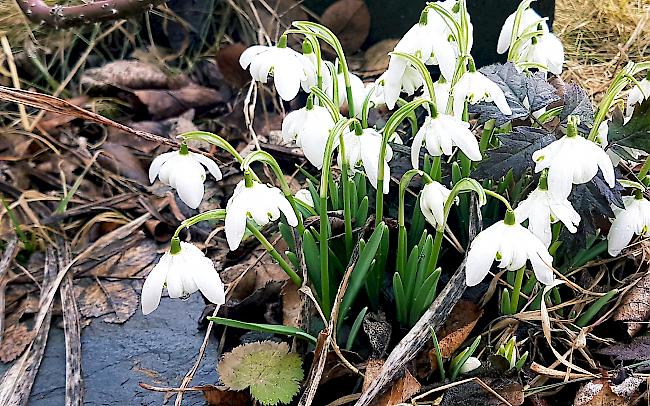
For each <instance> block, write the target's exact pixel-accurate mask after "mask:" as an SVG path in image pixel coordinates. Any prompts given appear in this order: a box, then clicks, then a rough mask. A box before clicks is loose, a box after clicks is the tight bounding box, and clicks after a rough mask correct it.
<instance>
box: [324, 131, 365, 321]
mask: <svg viewBox="0 0 650 406" xmlns="http://www.w3.org/2000/svg"><path fill="white" fill-rule="evenodd" d="M355 121H357V120H356V119H343V118H342V119H340V120H339V121H338V122H337V123H336V125H335V126H334V128H332V129H331V130H330V134H329V137H328V138H327V143H326V144H325V153H324V158H323V169H322V171H321V178H320V187H319V200H320V205H319V210H320V212H319V217H320V232H319V236H318V237H319V244H318V245H319V249H320V272H321V274H320V275H321V292H320V300H321V309H323V313H324V314H325V317H329V315H330V312H331V310H332V306H331V300H332V298H331V297H330V283H329V244H328V243H329V218H328V215H327V196H328V195H327V187H328V180H329V178H330V171H331V167H332V153H333V152H334V141H335V140H336V139H337V138H338V137H339V136H340V134H342V133H343V130H344V129H345V128H347V127H348V126H349V125H350V124H352V123H354V122H355Z"/></svg>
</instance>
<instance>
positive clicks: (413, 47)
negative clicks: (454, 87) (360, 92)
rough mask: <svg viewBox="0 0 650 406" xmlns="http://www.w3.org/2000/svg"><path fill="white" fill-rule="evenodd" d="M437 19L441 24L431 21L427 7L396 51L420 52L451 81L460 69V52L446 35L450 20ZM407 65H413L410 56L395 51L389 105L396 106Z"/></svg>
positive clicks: (387, 84)
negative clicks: (455, 49) (457, 51)
mask: <svg viewBox="0 0 650 406" xmlns="http://www.w3.org/2000/svg"><path fill="white" fill-rule="evenodd" d="M436 22H438V23H439V24H434V23H430V22H428V10H427V9H425V10H424V11H423V12H422V15H421V17H420V22H418V23H417V24H415V25H414V26H413V27H411V29H409V30H408V31H407V32H406V34H404V37H402V39H401V40H400V41H399V42H398V43H397V45H396V46H395V49H394V52H402V53H405V54H409V55H413V56H416V57H418V58H419V59H421V60H422V62H424V63H426V64H436V65H439V66H440V72H441V73H442V76H444V77H445V78H446V79H447V80H449V81H451V79H452V78H453V75H454V70H455V69H456V52H455V51H454V48H453V46H452V45H451V43H450V42H449V41H448V40H447V38H448V35H445V31H444V28H446V24H445V23H444V22H441V21H438V19H436ZM407 66H409V61H408V60H406V59H404V58H402V57H400V56H397V55H391V58H390V62H389V63H388V70H387V71H386V76H385V87H386V88H385V97H386V105H387V106H388V108H389V109H392V108H393V107H394V106H395V102H396V101H397V99H398V97H399V94H400V92H401V90H402V88H403V78H404V73H405V72H406V68H407Z"/></svg>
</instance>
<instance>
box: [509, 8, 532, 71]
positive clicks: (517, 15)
mask: <svg viewBox="0 0 650 406" xmlns="http://www.w3.org/2000/svg"><path fill="white" fill-rule="evenodd" d="M533 1H535V0H525V1H522V2H521V3H519V7H517V11H516V12H515V21H514V23H513V24H512V33H511V35H510V47H509V48H510V49H509V51H508V61H510V62H515V57H516V56H517V54H516V53H515V50H514V48H515V46H514V45H515V42H516V41H517V38H518V37H519V27H520V26H521V18H522V16H523V14H524V12H525V11H526V9H527V8H529V7H530V4H531V3H532V2H533Z"/></svg>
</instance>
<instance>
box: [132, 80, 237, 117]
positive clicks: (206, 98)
mask: <svg viewBox="0 0 650 406" xmlns="http://www.w3.org/2000/svg"><path fill="white" fill-rule="evenodd" d="M134 94H135V95H136V97H137V98H138V100H139V101H140V102H141V103H142V104H143V105H145V106H146V108H147V111H148V112H149V114H150V115H151V117H152V119H154V120H161V119H164V118H169V117H175V116H178V115H179V114H181V113H183V112H185V111H187V110H189V109H197V110H198V109H203V110H206V109H209V108H210V107H214V106H216V105H218V104H220V103H224V102H225V101H226V100H224V98H223V96H222V95H221V93H219V92H218V91H216V90H214V89H210V88H207V87H203V86H198V85H194V84H191V85H188V86H185V87H183V88H180V89H176V90H136V91H135V92H134Z"/></svg>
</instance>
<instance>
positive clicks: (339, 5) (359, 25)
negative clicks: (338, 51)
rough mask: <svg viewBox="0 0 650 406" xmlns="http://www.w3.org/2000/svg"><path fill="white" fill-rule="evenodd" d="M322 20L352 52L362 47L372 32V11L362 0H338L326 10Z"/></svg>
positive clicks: (346, 50)
mask: <svg viewBox="0 0 650 406" xmlns="http://www.w3.org/2000/svg"><path fill="white" fill-rule="evenodd" d="M320 21H321V23H322V24H323V25H324V26H326V27H327V28H329V29H330V30H332V32H334V34H335V35H336V36H337V37H338V38H339V40H340V41H341V46H342V47H343V50H344V51H345V52H346V53H350V54H351V53H354V52H356V51H358V50H359V48H361V45H363V43H364V42H365V40H366V38H368V33H369V32H370V11H368V6H367V5H366V3H365V2H364V1H362V0H338V1H337V2H335V3H333V4H332V5H331V6H329V7H328V8H327V9H326V10H325V12H324V13H323V15H322V16H321V19H320Z"/></svg>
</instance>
